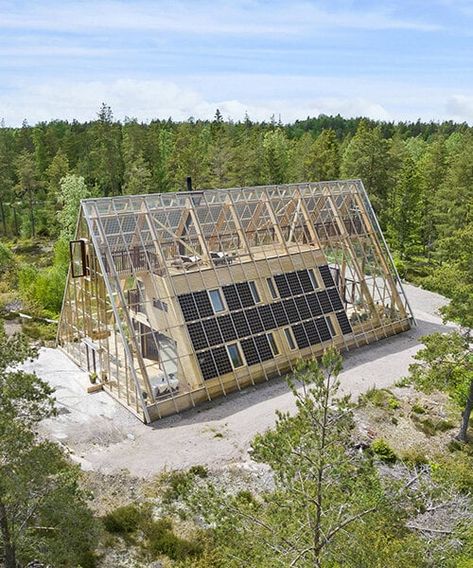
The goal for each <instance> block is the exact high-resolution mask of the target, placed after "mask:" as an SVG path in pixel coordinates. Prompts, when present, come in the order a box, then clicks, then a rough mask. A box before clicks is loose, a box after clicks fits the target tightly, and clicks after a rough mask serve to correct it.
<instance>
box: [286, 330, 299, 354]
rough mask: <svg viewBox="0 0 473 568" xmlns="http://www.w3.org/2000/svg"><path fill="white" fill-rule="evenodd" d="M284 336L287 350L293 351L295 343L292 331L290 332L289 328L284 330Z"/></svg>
mask: <svg viewBox="0 0 473 568" xmlns="http://www.w3.org/2000/svg"><path fill="white" fill-rule="evenodd" d="M284 334H285V335H286V340H287V344H288V345H289V349H290V350H291V351H294V349H295V348H296V342H295V341H294V337H293V335H292V331H291V330H290V328H289V327H286V329H285V330H284Z"/></svg>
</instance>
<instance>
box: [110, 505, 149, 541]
mask: <svg viewBox="0 0 473 568" xmlns="http://www.w3.org/2000/svg"><path fill="white" fill-rule="evenodd" d="M144 514H146V513H145V512H144V511H143V510H142V509H140V507H138V506H137V505H133V504H131V505H125V506H123V507H118V508H117V509H115V510H113V511H111V512H110V513H108V514H107V515H105V517H103V519H102V520H103V524H104V526H105V528H106V529H107V531H108V532H109V533H113V534H120V535H126V534H130V533H133V532H135V531H136V530H137V529H138V527H139V526H140V523H141V522H142V520H143V515H144Z"/></svg>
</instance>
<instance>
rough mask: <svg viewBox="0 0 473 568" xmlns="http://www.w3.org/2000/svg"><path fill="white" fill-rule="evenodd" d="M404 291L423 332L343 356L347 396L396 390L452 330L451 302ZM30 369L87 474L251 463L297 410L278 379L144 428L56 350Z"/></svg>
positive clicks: (49, 427) (60, 437)
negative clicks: (282, 416)
mask: <svg viewBox="0 0 473 568" xmlns="http://www.w3.org/2000/svg"><path fill="white" fill-rule="evenodd" d="M405 288H406V293H407V295H408V297H409V300H410V302H411V305H412V307H413V310H414V312H415V316H416V319H417V324H418V325H417V327H415V328H413V329H412V330H410V331H408V332H406V333H403V334H401V335H397V336H395V337H392V338H389V339H385V340H383V341H380V342H378V343H375V344H372V345H369V346H366V347H362V348H359V349H356V350H353V351H350V352H349V353H346V354H345V355H344V357H345V363H344V370H343V372H342V375H341V383H342V388H343V390H344V391H345V392H350V393H351V394H352V396H353V397H357V396H358V395H359V394H360V393H362V392H364V391H366V390H368V389H369V388H370V387H372V386H373V385H376V386H377V387H386V386H389V385H392V384H393V383H394V382H395V381H396V380H397V379H399V378H400V377H402V376H404V375H405V374H406V372H407V368H408V365H409V363H410V362H411V361H412V355H413V354H415V352H416V351H417V349H418V348H419V337H420V336H422V335H425V334H428V333H433V332H434V331H439V330H445V329H446V327H445V326H443V325H442V321H441V319H440V317H439V316H438V315H437V313H436V312H437V310H438V308H439V307H440V306H441V305H443V304H444V303H445V299H444V298H442V297H441V296H439V295H438V294H433V293H431V292H427V291H425V290H422V289H420V288H415V287H414V286H410V285H406V286H405ZM27 368H28V369H29V370H35V371H36V372H37V374H38V375H39V376H40V377H42V378H44V379H45V380H47V381H48V382H49V383H51V384H52V385H53V386H55V387H56V398H57V401H58V408H59V416H58V417H57V418H55V419H50V420H48V421H46V422H44V423H43V425H42V428H43V430H44V432H45V433H47V435H48V436H50V437H51V438H52V439H54V440H57V441H59V442H61V443H63V444H65V445H66V446H67V447H68V448H69V449H70V450H71V451H72V456H73V458H74V459H76V460H77V461H79V462H80V463H81V465H82V467H83V468H84V469H87V470H95V471H100V472H102V473H114V472H117V471H119V470H121V469H128V470H129V471H130V473H131V474H133V475H136V476H141V477H148V476H151V475H153V474H156V473H159V472H160V471H162V470H164V469H176V468H186V467H189V466H191V465H195V464H205V465H206V466H208V467H216V468H218V467H221V466H223V465H226V464H229V463H241V462H245V461H247V459H248V454H247V450H248V447H249V444H250V441H251V439H252V438H253V436H254V435H255V433H257V432H261V431H264V430H265V429H267V428H268V427H270V426H271V425H272V424H273V423H274V416H275V411H276V410H277V409H279V410H292V409H293V408H294V405H293V401H292V397H291V395H290V393H289V392H288V389H287V387H286V384H285V383H284V381H283V380H282V379H274V380H273V381H270V382H269V383H265V384H263V385H260V386H258V387H254V388H248V389H246V390H245V391H243V392H237V393H234V394H231V395H229V396H228V397H226V398H222V399H220V400H217V401H213V402H212V403H208V404H206V405H204V406H201V407H200V408H199V409H195V410H191V411H188V412H185V413H183V414H181V415H179V416H172V417H169V418H165V419H163V420H160V421H158V422H155V423H154V424H152V425H149V426H145V425H144V424H142V423H140V422H139V421H138V420H137V419H136V418H134V417H133V416H132V415H131V414H130V413H129V412H128V411H127V410H125V409H124V408H123V407H122V406H120V405H119V404H118V403H117V402H115V401H114V400H113V399H112V398H111V397H110V396H108V395H107V394H106V393H103V392H100V393H97V394H93V395H87V393H86V387H87V385H88V378H87V375H86V373H84V372H82V371H80V370H78V369H77V367H76V366H75V365H74V364H73V363H72V362H71V361H70V360H69V359H68V358H67V357H66V356H65V355H64V354H63V353H62V352H60V351H58V350H55V349H42V350H41V353H40V357H39V359H38V360H37V361H35V362H33V363H32V364H28V365H27Z"/></svg>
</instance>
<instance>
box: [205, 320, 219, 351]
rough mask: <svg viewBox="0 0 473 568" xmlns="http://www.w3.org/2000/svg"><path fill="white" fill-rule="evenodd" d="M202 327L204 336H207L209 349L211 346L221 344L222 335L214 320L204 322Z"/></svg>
mask: <svg viewBox="0 0 473 568" xmlns="http://www.w3.org/2000/svg"><path fill="white" fill-rule="evenodd" d="M202 325H203V327H204V331H205V334H206V335H207V340H208V342H209V346H210V347H211V346H212V345H218V344H219V343H223V338H222V334H221V333H220V329H219V327H218V324H217V320H216V319H215V318H213V319H209V320H204V321H203V322H202Z"/></svg>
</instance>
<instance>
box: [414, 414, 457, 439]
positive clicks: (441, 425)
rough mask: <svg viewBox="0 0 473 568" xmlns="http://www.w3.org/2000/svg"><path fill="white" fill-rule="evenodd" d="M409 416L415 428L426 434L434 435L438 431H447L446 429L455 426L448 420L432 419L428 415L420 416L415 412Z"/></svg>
mask: <svg viewBox="0 0 473 568" xmlns="http://www.w3.org/2000/svg"><path fill="white" fill-rule="evenodd" d="M411 418H412V422H414V426H415V427H416V428H417V430H420V431H421V432H423V433H424V434H425V435H426V436H435V435H436V434H438V433H439V432H447V431H448V430H451V429H452V428H455V425H454V424H452V422H450V421H449V420H442V419H438V420H434V419H433V418H430V417H428V416H423V417H421V416H418V415H417V414H413V415H412V417H411Z"/></svg>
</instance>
